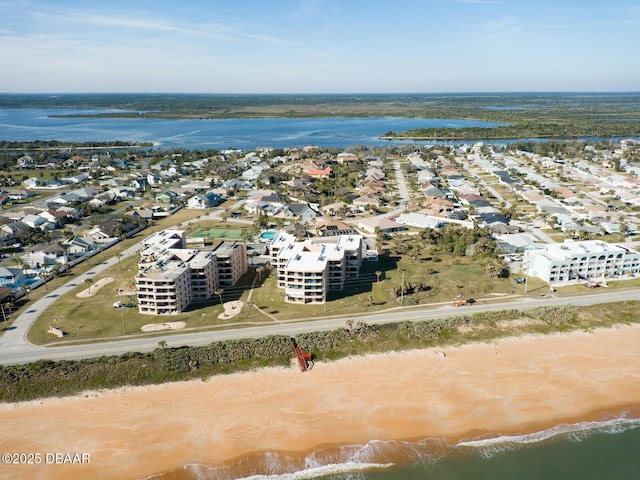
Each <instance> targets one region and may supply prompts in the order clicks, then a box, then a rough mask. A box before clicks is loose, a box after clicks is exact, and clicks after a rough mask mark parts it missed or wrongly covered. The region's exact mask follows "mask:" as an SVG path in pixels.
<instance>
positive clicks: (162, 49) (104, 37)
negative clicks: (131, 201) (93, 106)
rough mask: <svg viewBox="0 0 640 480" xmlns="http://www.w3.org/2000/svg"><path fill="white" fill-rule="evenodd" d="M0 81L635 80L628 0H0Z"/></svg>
mask: <svg viewBox="0 0 640 480" xmlns="http://www.w3.org/2000/svg"><path fill="white" fill-rule="evenodd" d="M0 19H1V21H0V65H1V66H2V68H1V70H0V92H5V93H30V92H35V93H39V92H42V93H54V92H58V93H62V92H193V93H396V92H397V93H401V92H501V91H639V90H640V61H638V45H640V1H638V0H633V1H632V0H610V1H608V2H605V1H593V0H537V1H533V0H396V1H395V2H394V1H391V0H301V1H288V0H193V1H191V0H182V1H179V0H170V1H165V0H126V1H120V0H109V1H104V0H97V1H91V0H85V1H76V0H51V1H38V0H11V1H5V0H0Z"/></svg>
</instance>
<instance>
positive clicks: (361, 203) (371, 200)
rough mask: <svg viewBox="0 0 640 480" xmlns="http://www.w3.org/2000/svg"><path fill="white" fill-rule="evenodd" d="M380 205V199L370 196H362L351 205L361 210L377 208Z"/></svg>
mask: <svg viewBox="0 0 640 480" xmlns="http://www.w3.org/2000/svg"><path fill="white" fill-rule="evenodd" d="M380 203H381V202H380V199H379V198H376V197H374V196H372V195H362V196H360V197H357V198H355V199H354V200H353V204H354V205H355V206H356V207H360V209H361V210H364V209H366V208H367V207H374V208H379V207H380Z"/></svg>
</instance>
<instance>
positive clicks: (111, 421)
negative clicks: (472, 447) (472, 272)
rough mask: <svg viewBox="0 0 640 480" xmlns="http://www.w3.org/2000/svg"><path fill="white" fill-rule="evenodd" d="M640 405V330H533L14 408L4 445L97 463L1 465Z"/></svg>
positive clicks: (176, 457)
mask: <svg viewBox="0 0 640 480" xmlns="http://www.w3.org/2000/svg"><path fill="white" fill-rule="evenodd" d="M638 407H640V326H622V327H618V328H613V329H606V330H596V331H595V332H592V333H585V332H578V333H571V334H564V335H560V334H557V335H548V336H526V337H521V338H508V339H503V340H499V341H495V342H492V343H491V344H473V345H466V346H463V347H456V348H445V349H428V350H420V351H410V352H402V353H388V354H379V355H370V356H364V357H357V358H348V359H343V360H340V361H337V362H334V363H316V365H315V367H314V368H313V370H312V371H310V372H306V373H301V372H300V371H299V370H298V369H297V368H296V367H294V366H292V367H291V368H289V369H285V368H282V369H265V370H259V371H255V372H249V373H240V374H233V375H227V376H218V377H213V378H211V379H209V380H207V381H204V382H203V381H192V382H180V383H173V384H166V385H159V386H152V387H140V388H124V389H118V390H114V391H101V392H90V393H86V394H84V395H80V396H78V397H73V398H65V399H50V400H42V401H34V402H27V403H20V404H5V405H2V406H0V424H1V425H2V430H1V432H2V433H0V450H2V452H21V453H27V452H40V453H42V455H43V459H44V454H45V453H46V452H62V453H65V452H66V453H76V452H77V453H88V454H90V464H82V465H56V464H45V462H44V461H43V462H42V463H41V464H40V465H35V466H34V465H0V477H2V478H6V479H22V478H46V479H49V478H59V479H70V478H78V479H80V478H113V479H131V478H141V477H142V478H143V477H147V476H149V475H152V474H155V473H166V472H172V471H180V470H181V468H182V466H183V465H185V464H192V463H199V464H206V465H222V464H224V463H226V462H229V461H231V460H232V459H236V458H238V457H242V456H246V455H249V454H252V453H257V452H262V451H281V452H290V453H291V454H292V455H294V456H295V455H304V454H305V453H308V452H310V451H313V450H315V449H318V448H321V447H323V446H329V445H346V444H366V443H367V442H368V441H370V440H387V439H424V438H441V439H445V440H446V441H447V442H448V443H450V444H454V445H455V444H456V443H457V442H458V441H460V440H461V439H474V438H486V437H491V436H498V435H504V434H516V433H518V434H521V433H529V432H536V431H540V430H543V429H545V428H548V427H550V426H553V425H557V424H559V423H562V422H569V423H573V422H579V421H583V420H601V419H606V418H610V416H612V415H618V414H619V413H620V412H622V411H623V410H629V411H631V414H632V415H636V416H637V414H638V413H639V410H638ZM180 475H181V474H179V473H178V474H177V477H176V476H172V475H169V476H166V478H169V477H170V478H178V477H179V476H180Z"/></svg>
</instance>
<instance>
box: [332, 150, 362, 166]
mask: <svg viewBox="0 0 640 480" xmlns="http://www.w3.org/2000/svg"><path fill="white" fill-rule="evenodd" d="M357 161H358V156H357V155H356V154H355V153H348V152H342V153H339V154H338V157H337V162H338V163H339V164H341V165H342V164H344V163H351V162H357Z"/></svg>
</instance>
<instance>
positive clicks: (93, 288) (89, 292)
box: [76, 277, 113, 298]
mask: <svg viewBox="0 0 640 480" xmlns="http://www.w3.org/2000/svg"><path fill="white" fill-rule="evenodd" d="M111 282H113V278H111V277H106V278H101V279H100V280H98V281H97V282H96V283H93V284H91V285H89V288H85V289H84V290H82V291H81V292H79V293H76V297H79V298H88V297H93V296H94V295H95V294H96V293H98V290H100V289H101V288H102V287H104V286H105V285H108V284H110V283H111Z"/></svg>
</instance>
